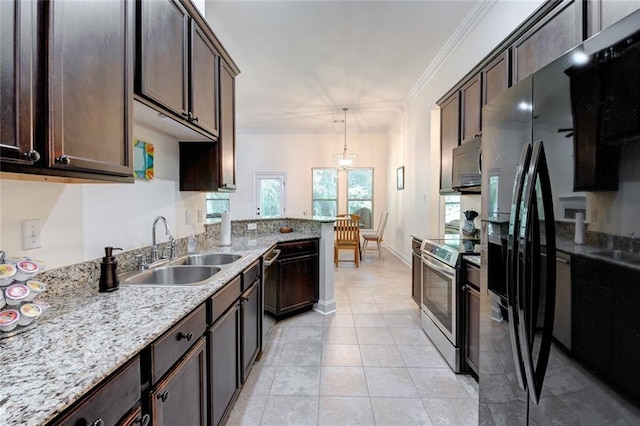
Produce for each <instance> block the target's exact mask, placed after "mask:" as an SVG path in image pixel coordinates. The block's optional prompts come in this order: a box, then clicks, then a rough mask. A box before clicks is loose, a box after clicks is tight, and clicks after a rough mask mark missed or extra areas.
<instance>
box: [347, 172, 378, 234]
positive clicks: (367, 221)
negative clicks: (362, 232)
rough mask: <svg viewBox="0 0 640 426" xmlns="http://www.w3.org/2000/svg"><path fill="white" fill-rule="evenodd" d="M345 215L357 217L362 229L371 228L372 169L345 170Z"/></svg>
mask: <svg viewBox="0 0 640 426" xmlns="http://www.w3.org/2000/svg"><path fill="white" fill-rule="evenodd" d="M347 213H349V214H357V215H359V216H360V223H361V224H362V225H363V227H364V228H369V229H371V228H372V217H373V169H372V168H366V169H365V168H362V169H352V170H347Z"/></svg>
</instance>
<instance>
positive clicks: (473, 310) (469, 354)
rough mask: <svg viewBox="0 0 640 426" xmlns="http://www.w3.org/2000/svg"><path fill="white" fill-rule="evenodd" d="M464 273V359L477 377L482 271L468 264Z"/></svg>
mask: <svg viewBox="0 0 640 426" xmlns="http://www.w3.org/2000/svg"><path fill="white" fill-rule="evenodd" d="M465 264H466V266H465V273H464V285H463V286H462V290H463V300H464V318H465V321H464V337H465V339H464V340H465V345H464V358H465V361H466V363H467V365H468V366H469V368H471V370H472V371H473V372H474V373H475V374H476V375H477V374H478V369H479V365H480V291H479V288H480V269H479V268H477V267H475V266H473V265H471V264H469V263H466V262H465Z"/></svg>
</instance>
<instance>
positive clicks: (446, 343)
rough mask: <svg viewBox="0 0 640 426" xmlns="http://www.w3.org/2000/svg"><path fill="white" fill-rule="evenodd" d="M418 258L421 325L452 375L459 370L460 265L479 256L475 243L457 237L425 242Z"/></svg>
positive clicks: (460, 367)
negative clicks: (420, 285) (465, 258)
mask: <svg viewBox="0 0 640 426" xmlns="http://www.w3.org/2000/svg"><path fill="white" fill-rule="evenodd" d="M420 251H421V255H422V295H421V296H422V297H421V304H420V305H421V313H420V317H421V325H422V329H423V330H424V331H425V333H427V335H428V336H429V338H430V339H431V341H432V342H433V344H434V345H435V346H436V348H438V350H439V351H440V353H441V354H442V356H443V357H444V359H445V360H446V361H447V363H448V364H449V365H450V366H451V368H452V369H453V371H455V372H456V373H459V372H461V371H462V369H463V364H464V363H463V359H462V353H461V343H462V330H461V326H462V321H461V313H462V310H461V300H460V291H461V289H460V282H459V281H460V280H459V275H460V263H461V260H462V257H463V256H464V255H467V254H468V255H474V254H476V255H477V254H478V253H480V241H479V240H464V239H460V237H458V236H457V235H454V236H451V237H449V238H444V239H426V240H424V241H423V242H422V246H421V248H420Z"/></svg>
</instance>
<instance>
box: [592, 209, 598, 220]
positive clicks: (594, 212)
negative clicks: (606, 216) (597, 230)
mask: <svg viewBox="0 0 640 426" xmlns="http://www.w3.org/2000/svg"><path fill="white" fill-rule="evenodd" d="M597 221H598V209H591V222H593V223H596V222H597Z"/></svg>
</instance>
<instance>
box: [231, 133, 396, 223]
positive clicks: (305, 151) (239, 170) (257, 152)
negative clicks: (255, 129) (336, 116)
mask: <svg viewBox="0 0 640 426" xmlns="http://www.w3.org/2000/svg"><path fill="white" fill-rule="evenodd" d="M236 144H237V145H236V149H237V152H238V156H237V159H236V180H237V182H236V185H237V188H238V189H237V190H236V192H235V193H233V194H231V196H230V203H231V212H230V213H231V218H232V219H248V218H252V217H255V214H254V213H255V210H254V207H253V206H254V192H253V191H254V188H253V187H254V173H266V172H272V173H277V172H286V174H287V205H286V216H288V217H305V216H307V217H309V216H310V215H311V169H312V168H313V167H333V154H336V153H338V152H341V151H342V149H343V144H344V138H343V136H342V134H242V133H241V134H238V136H237V141H236ZM347 147H348V149H349V151H353V152H356V153H357V154H358V162H357V167H373V168H374V173H373V174H374V178H373V179H374V182H373V187H374V206H373V209H374V221H375V222H377V220H378V217H379V215H380V214H381V213H382V211H383V210H384V209H386V206H387V200H386V190H387V182H390V179H391V178H393V186H394V188H395V171H396V169H395V168H394V169H393V173H392V175H393V176H390V173H388V172H387V161H386V155H385V154H386V152H387V139H386V135H384V134H353V135H351V134H350V135H347ZM338 181H339V182H338V183H339V186H340V194H339V199H338V204H339V206H338V209H339V212H346V172H340V173H339V175H338Z"/></svg>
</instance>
